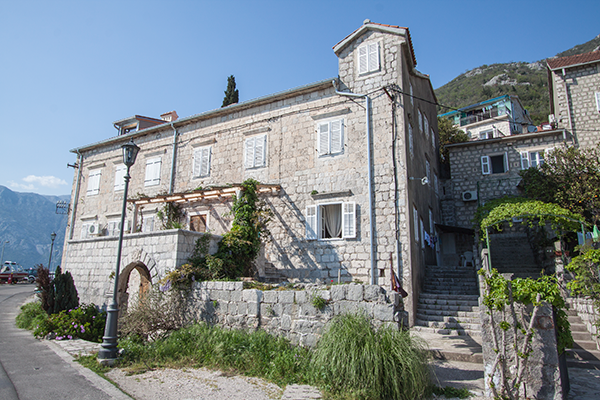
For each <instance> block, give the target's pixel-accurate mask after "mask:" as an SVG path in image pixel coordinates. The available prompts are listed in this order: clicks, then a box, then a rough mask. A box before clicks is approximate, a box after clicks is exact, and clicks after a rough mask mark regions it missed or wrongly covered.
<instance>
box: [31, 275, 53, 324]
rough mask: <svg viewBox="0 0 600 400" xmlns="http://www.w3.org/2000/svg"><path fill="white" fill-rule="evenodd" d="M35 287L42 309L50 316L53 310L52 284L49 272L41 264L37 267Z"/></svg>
mask: <svg viewBox="0 0 600 400" xmlns="http://www.w3.org/2000/svg"><path fill="white" fill-rule="evenodd" d="M35 283H36V286H37V295H38V297H39V298H40V302H41V303H42V308H43V309H44V311H46V312H47V313H48V315H50V314H52V311H53V310H54V284H53V283H52V279H51V278H50V271H49V270H48V268H46V267H44V266H43V265H42V264H38V266H37V278H35Z"/></svg>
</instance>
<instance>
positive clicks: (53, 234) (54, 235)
mask: <svg viewBox="0 0 600 400" xmlns="http://www.w3.org/2000/svg"><path fill="white" fill-rule="evenodd" d="M50 239H52V244H50V258H48V271H50V264H51V263H52V250H53V249H54V239H56V233H55V232H52V233H51V234H50Z"/></svg>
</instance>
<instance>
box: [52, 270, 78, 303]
mask: <svg viewBox="0 0 600 400" xmlns="http://www.w3.org/2000/svg"><path fill="white" fill-rule="evenodd" d="M77 307H79V296H78V295H77V289H75V283H74V282H73V277H72V276H71V273H70V272H69V271H66V272H64V273H62V272H61V270H60V266H58V267H56V271H55V273H54V307H53V314H58V313H59V312H61V311H66V310H73V309H75V308H77Z"/></svg>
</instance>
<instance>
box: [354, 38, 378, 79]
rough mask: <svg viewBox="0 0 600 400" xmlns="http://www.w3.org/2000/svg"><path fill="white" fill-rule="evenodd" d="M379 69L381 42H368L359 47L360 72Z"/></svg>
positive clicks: (364, 72)
mask: <svg viewBox="0 0 600 400" xmlns="http://www.w3.org/2000/svg"><path fill="white" fill-rule="evenodd" d="M374 71H379V43H378V42H376V43H367V44H365V45H363V46H360V47H359V48H358V73H359V74H366V73H368V72H374Z"/></svg>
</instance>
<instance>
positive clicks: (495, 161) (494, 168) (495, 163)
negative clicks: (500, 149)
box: [481, 153, 508, 175]
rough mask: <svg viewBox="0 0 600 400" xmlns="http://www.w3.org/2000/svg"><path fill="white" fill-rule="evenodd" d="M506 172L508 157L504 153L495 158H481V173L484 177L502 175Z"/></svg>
mask: <svg viewBox="0 0 600 400" xmlns="http://www.w3.org/2000/svg"><path fill="white" fill-rule="evenodd" d="M507 171H508V156H507V154H506V153H504V154H500V155H496V156H482V157H481V172H482V173H483V174H484V175H489V174H502V173H504V172H507Z"/></svg>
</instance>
